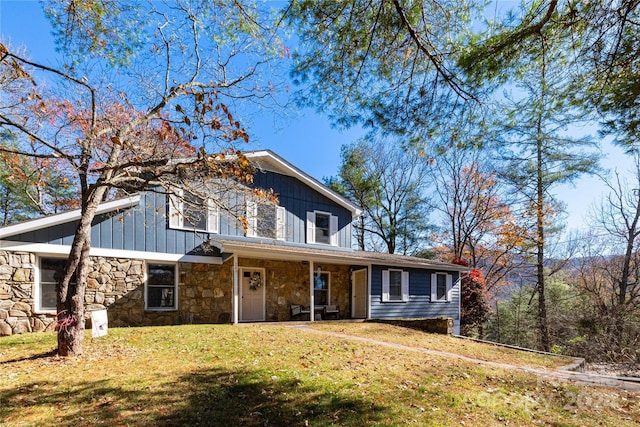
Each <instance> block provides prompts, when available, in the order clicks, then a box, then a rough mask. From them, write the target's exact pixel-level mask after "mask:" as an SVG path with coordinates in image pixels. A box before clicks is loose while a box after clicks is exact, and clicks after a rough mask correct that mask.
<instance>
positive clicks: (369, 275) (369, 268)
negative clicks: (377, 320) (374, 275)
mask: <svg viewBox="0 0 640 427" xmlns="http://www.w3.org/2000/svg"><path fill="white" fill-rule="evenodd" d="M372 270H373V269H372V268H371V264H369V265H368V266H367V310H366V311H367V316H366V317H367V320H371V271H372Z"/></svg>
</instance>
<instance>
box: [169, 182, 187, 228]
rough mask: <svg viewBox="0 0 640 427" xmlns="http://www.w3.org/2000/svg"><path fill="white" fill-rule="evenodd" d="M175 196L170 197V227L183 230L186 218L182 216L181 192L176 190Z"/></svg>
mask: <svg viewBox="0 0 640 427" xmlns="http://www.w3.org/2000/svg"><path fill="white" fill-rule="evenodd" d="M175 193H176V194H175V195H174V194H170V195H169V227H170V228H182V227H183V225H184V217H183V216H182V203H181V202H180V196H181V195H182V191H181V190H176V191H175Z"/></svg>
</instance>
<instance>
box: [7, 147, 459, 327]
mask: <svg viewBox="0 0 640 427" xmlns="http://www.w3.org/2000/svg"><path fill="white" fill-rule="evenodd" d="M247 157H248V158H249V159H250V160H251V161H252V162H254V163H255V165H256V167H257V170H258V172H257V173H256V174H255V176H254V183H253V186H255V188H265V189H273V190H274V191H275V193H276V194H277V196H278V204H277V205H274V204H272V203H263V202H262V201H261V200H260V199H255V198H251V197H246V199H244V200H241V201H240V202H241V205H242V207H243V209H245V214H246V218H247V221H248V227H247V228H246V229H245V228H244V227H242V226H241V224H240V223H239V222H238V221H237V219H236V218H234V217H231V216H229V215H225V213H224V212H221V211H220V210H219V209H218V208H217V207H216V206H215V205H214V204H212V203H202V206H201V208H200V209H199V212H198V215H193V216H187V215H186V214H185V213H186V212H187V210H188V209H187V207H183V206H181V205H180V201H179V200H177V199H174V198H171V197H167V196H166V195H163V194H156V193H152V192H149V193H142V194H138V195H135V196H132V197H128V198H125V199H120V200H114V201H110V202H107V203H104V204H103V205H101V207H100V209H99V212H98V215H97V216H96V218H95V220H94V221H93V224H92V230H91V241H92V248H91V252H90V254H91V259H92V267H91V272H90V274H89V277H88V282H87V293H86V297H85V302H86V307H87V310H88V311H93V310H102V309H107V313H108V317H109V323H110V325H111V326H125V325H126V326H136V325H165V324H179V323H237V322H262V321H286V320H290V319H292V316H293V317H294V318H305V316H306V317H307V318H309V319H310V320H318V319H322V318H325V317H327V318H328V317H329V315H331V317H332V318H346V319H348V318H354V319H379V318H426V317H437V316H446V317H451V318H453V319H454V322H455V329H456V331H458V330H459V324H460V284H459V283H460V282H459V278H460V274H461V272H463V271H465V268H464V267H461V266H458V265H454V264H447V263H440V262H436V261H432V260H425V259H420V258H414V257H408V256H398V255H389V254H382V253H372V252H363V251H357V250H353V249H352V248H351V241H352V236H351V223H352V221H353V220H354V219H355V218H357V217H358V216H359V215H360V214H361V210H360V208H359V207H358V206H356V205H354V204H353V203H352V202H351V201H349V200H347V199H346V198H344V197H342V196H341V195H339V194H337V193H335V192H333V191H332V190H331V189H329V188H328V187H326V186H325V185H323V184H322V183H320V182H318V181H317V180H315V179H313V178H312V177H310V176H309V175H307V174H306V173H304V172H303V171H301V170H300V169H298V168H296V167H295V166H293V165H291V164H290V163H288V162H287V161H285V160H284V159H282V158H281V157H279V156H277V155H276V154H274V153H272V152H270V151H257V152H251V153H247ZM245 193H246V194H251V192H250V191H249V192H245ZM189 209H193V208H189ZM79 216H80V214H79V212H77V211H71V212H66V213H63V214H59V215H53V216H49V217H45V218H41V219H36V220H32V221H27V222H24V223H20V224H16V225H11V226H7V227H3V228H0V334H5V335H6V334H9V333H21V332H27V331H38V330H44V329H47V328H48V329H52V328H53V327H54V323H55V322H53V319H54V316H55V306H56V301H55V286H56V280H57V278H58V274H59V272H60V271H61V269H62V268H63V266H64V261H65V257H66V256H67V255H68V253H69V249H70V245H71V242H72V239H73V235H74V231H75V228H76V224H77V221H78V219H79ZM194 218H195V219H194ZM327 309H329V310H327Z"/></svg>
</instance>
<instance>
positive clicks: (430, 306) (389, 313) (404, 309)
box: [371, 265, 460, 323]
mask: <svg viewBox="0 0 640 427" xmlns="http://www.w3.org/2000/svg"><path fill="white" fill-rule="evenodd" d="M388 268H389V267H388V266H380V265H374V266H373V267H372V268H371V318H372V319H398V318H404V319H409V318H416V319H417V318H425V317H439V316H445V317H451V318H452V319H454V321H455V322H456V323H457V322H458V321H459V319H460V315H459V306H460V292H459V290H460V284H459V282H458V277H459V273H458V272H447V273H448V274H451V275H452V276H453V291H452V293H451V295H452V299H451V301H450V302H440V301H438V302H433V303H432V302H431V274H432V273H436V272H443V271H440V270H438V271H436V270H423V269H413V268H404V271H408V272H409V301H406V302H404V301H392V302H391V301H390V302H383V301H382V270H386V269H388Z"/></svg>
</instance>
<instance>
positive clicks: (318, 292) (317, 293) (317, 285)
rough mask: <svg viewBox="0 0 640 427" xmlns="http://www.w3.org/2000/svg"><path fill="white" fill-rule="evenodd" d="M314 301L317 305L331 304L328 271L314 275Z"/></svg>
mask: <svg viewBox="0 0 640 427" xmlns="http://www.w3.org/2000/svg"><path fill="white" fill-rule="evenodd" d="M313 301H314V304H315V305H327V304H329V273H328V272H326V271H321V272H318V273H314V274H313Z"/></svg>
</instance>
